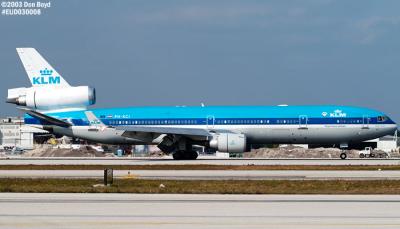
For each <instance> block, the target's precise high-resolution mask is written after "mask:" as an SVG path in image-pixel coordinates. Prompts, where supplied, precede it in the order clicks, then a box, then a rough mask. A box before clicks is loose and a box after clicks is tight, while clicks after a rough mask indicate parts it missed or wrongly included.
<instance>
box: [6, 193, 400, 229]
mask: <svg viewBox="0 0 400 229" xmlns="http://www.w3.org/2000/svg"><path fill="white" fill-rule="evenodd" d="M0 206H1V208H0V228H7V229H8V228H28V229H29V228H83V229H86V228H106V229H107V228H112V229H114V228H219V229H221V228H280V229H285V228H296V229H309V228H324V229H326V228H341V229H349V228H351V229H358V228H359V229H361V228H362V229H365V228H380V229H381V228H400V196H390V195H351V196H348V195H177V194H172V195H170V194H155V195H154V194H63V193H56V194H54V193H0Z"/></svg>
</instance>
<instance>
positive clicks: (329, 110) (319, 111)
mask: <svg viewBox="0 0 400 229" xmlns="http://www.w3.org/2000/svg"><path fill="white" fill-rule="evenodd" d="M17 52H18V55H19V57H20V59H21V61H22V63H23V65H24V68H25V70H26V72H27V74H28V76H29V79H30V81H31V83H32V87H30V88H14V89H9V90H8V98H7V102H9V103H14V104H17V105H19V108H20V109H22V110H24V111H25V112H26V113H27V114H26V115H25V123H26V124H29V125H34V126H36V127H39V128H42V129H45V130H49V131H51V132H53V133H55V134H59V135H66V136H70V137H74V138H81V139H86V140H89V141H93V142H99V143H106V144H155V145H157V146H158V147H159V148H160V149H161V150H162V151H163V152H165V153H166V154H172V155H173V158H174V159H196V158H197V156H198V154H197V152H196V151H194V150H193V146H196V145H199V146H205V147H208V148H212V149H215V150H217V151H220V152H244V151H246V149H248V148H249V145H251V144H271V143H276V144H337V145H341V146H346V145H348V144H351V143H359V142H363V141H366V140H370V139H374V138H378V137H381V136H384V135H387V134H393V133H394V132H395V131H396V130H397V125H396V124H395V123H394V122H393V121H392V120H391V119H390V118H389V117H388V116H387V115H385V114H384V113H382V112H379V111H376V110H372V109H367V108H360V107H350V106H199V107H128V108H109V109H89V108H88V106H90V105H92V104H94V103H95V101H96V94H95V90H94V88H91V87H88V86H77V87H73V86H70V85H69V84H68V83H67V82H66V81H65V79H64V78H63V77H62V76H61V75H60V74H59V73H58V72H57V71H56V70H55V69H54V68H53V67H52V66H51V65H50V64H49V63H48V62H47V61H46V60H45V59H44V58H43V57H42V56H41V55H40V54H39V53H38V52H37V51H36V50H35V49H34V48H17ZM341 157H342V158H345V157H346V154H342V155H341Z"/></svg>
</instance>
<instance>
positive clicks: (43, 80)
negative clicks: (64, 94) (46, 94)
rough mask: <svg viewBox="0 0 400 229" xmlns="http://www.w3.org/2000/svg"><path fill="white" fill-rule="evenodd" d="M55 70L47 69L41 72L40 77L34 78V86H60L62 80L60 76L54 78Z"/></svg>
mask: <svg viewBox="0 0 400 229" xmlns="http://www.w3.org/2000/svg"><path fill="white" fill-rule="evenodd" d="M52 74H53V70H48V69H47V68H45V69H43V70H40V76H34V77H33V78H32V84H34V85H41V84H60V83H61V78H60V76H52Z"/></svg>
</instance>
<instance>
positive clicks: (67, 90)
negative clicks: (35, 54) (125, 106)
mask: <svg viewBox="0 0 400 229" xmlns="http://www.w3.org/2000/svg"><path fill="white" fill-rule="evenodd" d="M7 103H13V104H16V105H19V106H25V107H29V108H32V109H35V110H56V109H63V108H86V107H87V106H89V105H93V104H95V103H96V91H95V89H94V88H91V87H88V86H78V87H61V88H60V87H51V88H49V87H30V88H13V89H9V90H8V96H7Z"/></svg>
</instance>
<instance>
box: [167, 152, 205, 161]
mask: <svg viewBox="0 0 400 229" xmlns="http://www.w3.org/2000/svg"><path fill="white" fill-rule="evenodd" d="M198 156H199V154H198V153H197V152H196V151H194V150H190V151H183V150H180V151H176V152H175V153H173V154H172V157H173V158H174V159H175V160H196V158H197V157H198Z"/></svg>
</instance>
